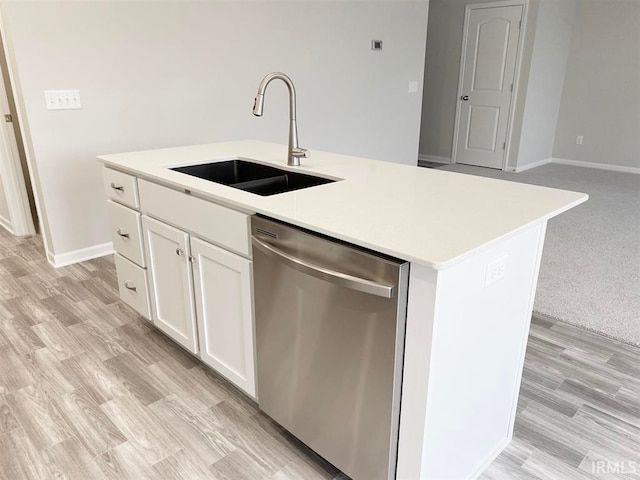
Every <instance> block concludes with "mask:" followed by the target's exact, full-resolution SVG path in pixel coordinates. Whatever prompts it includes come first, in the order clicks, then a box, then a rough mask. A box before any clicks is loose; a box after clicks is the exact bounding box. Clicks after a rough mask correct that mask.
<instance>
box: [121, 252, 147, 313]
mask: <svg viewBox="0 0 640 480" xmlns="http://www.w3.org/2000/svg"><path fill="white" fill-rule="evenodd" d="M115 259H116V273H117V274H118V290H119V291H120V299H121V300H122V301H123V302H124V303H126V304H127V305H129V306H130V307H131V308H133V309H134V310H137V311H138V312H139V313H140V314H141V315H142V316H143V317H145V318H147V319H151V309H150V308H149V289H148V286H147V271H146V270H145V269H144V268H140V267H139V266H138V265H136V264H135V263H132V262H130V261H129V260H127V259H126V258H124V257H122V256H120V255H118V254H116V255H115Z"/></svg>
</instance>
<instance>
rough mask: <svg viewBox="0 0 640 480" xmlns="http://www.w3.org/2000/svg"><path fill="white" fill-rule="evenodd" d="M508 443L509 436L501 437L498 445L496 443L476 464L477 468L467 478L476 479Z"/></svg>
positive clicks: (509, 440)
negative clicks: (482, 459) (478, 463)
mask: <svg viewBox="0 0 640 480" xmlns="http://www.w3.org/2000/svg"><path fill="white" fill-rule="evenodd" d="M509 443H511V437H510V436H509V437H507V438H505V439H503V440H502V441H501V442H500V443H499V444H498V445H496V448H495V449H494V450H493V451H492V452H491V453H490V454H489V456H488V457H487V458H486V459H485V460H484V462H482V463H481V464H480V465H479V466H478V468H477V469H476V471H475V472H474V473H473V475H471V476H470V477H469V480H475V479H477V478H478V477H479V476H480V475H481V474H482V472H484V471H485V470H486V469H487V468H488V467H489V465H491V464H492V463H493V461H494V460H495V459H496V458H498V455H500V454H501V453H502V451H503V450H504V449H505V448H507V446H508V445H509Z"/></svg>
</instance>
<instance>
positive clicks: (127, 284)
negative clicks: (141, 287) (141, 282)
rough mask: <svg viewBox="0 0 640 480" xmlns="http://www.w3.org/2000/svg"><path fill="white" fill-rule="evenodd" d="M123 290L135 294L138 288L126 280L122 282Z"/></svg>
mask: <svg viewBox="0 0 640 480" xmlns="http://www.w3.org/2000/svg"><path fill="white" fill-rule="evenodd" d="M124 288H126V289H128V290H131V291H133V292H137V291H138V287H136V286H135V285H134V284H133V282H130V281H129V280H127V281H126V282H124Z"/></svg>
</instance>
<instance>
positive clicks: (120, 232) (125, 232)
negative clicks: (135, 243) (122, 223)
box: [117, 228, 129, 238]
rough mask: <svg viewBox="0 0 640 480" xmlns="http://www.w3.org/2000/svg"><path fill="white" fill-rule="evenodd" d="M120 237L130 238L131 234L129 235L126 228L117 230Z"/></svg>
mask: <svg viewBox="0 0 640 480" xmlns="http://www.w3.org/2000/svg"><path fill="white" fill-rule="evenodd" d="M117 233H118V235H120V236H121V237H123V238H129V234H128V233H127V231H126V230H125V229H124V228H119V229H118V230H117Z"/></svg>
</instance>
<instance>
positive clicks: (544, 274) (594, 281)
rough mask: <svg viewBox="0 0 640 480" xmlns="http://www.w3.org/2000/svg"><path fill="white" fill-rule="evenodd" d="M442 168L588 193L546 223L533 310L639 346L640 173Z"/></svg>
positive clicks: (551, 167) (564, 168)
mask: <svg viewBox="0 0 640 480" xmlns="http://www.w3.org/2000/svg"><path fill="white" fill-rule="evenodd" d="M440 168H442V169H443V170H449V171H455V172H461V173H467V174H473V175H481V176H486V177H492V178H500V179H505V180H510V181H516V182H523V183H530V184H534V185H543V186H546V187H555V188H562V189H566V190H574V191H580V192H586V193H588V194H589V196H590V198H589V201H588V202H587V203H585V204H583V205H580V206H578V207H576V208H574V209H573V210H570V211H569V212H567V213H565V214H563V215H560V216H559V217H556V218H554V219H552V220H551V221H549V225H548V229H547V237H546V242H545V247H544V253H543V256H542V266H541V268H540V277H539V280H538V290H537V294H536V300H535V304H534V310H535V311H536V312H538V313H541V314H543V315H546V316H549V317H552V318H555V319H558V320H561V321H563V322H566V323H570V324H572V325H577V326H579V327H582V328H585V329H587V330H590V331H593V332H598V333H601V334H604V335H606V336H609V337H612V338H616V339H618V340H621V341H623V342H626V343H630V344H633V345H638V346H640V175H635V174H628V173H619V172H611V171H605V170H597V169H592V168H582V167H571V166H567V165H557V164H549V165H544V166H542V167H538V168H535V169H532V170H528V171H526V172H522V173H507V172H502V171H498V170H491V169H486V168H479V167H471V166H467V165H446V166H443V167H440ZM496 214H499V212H496Z"/></svg>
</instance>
